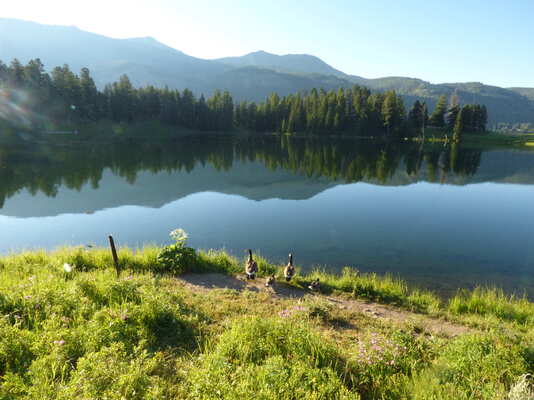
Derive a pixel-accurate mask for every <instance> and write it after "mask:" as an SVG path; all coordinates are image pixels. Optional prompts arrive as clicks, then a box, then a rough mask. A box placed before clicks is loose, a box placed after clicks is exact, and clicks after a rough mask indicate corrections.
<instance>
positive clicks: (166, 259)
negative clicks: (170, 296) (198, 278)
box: [156, 229, 199, 275]
mask: <svg viewBox="0 0 534 400" xmlns="http://www.w3.org/2000/svg"><path fill="white" fill-rule="evenodd" d="M170 236H171V237H172V238H173V239H174V240H175V243H174V244H171V245H169V246H165V247H164V248H163V249H161V251H160V253H159V254H158V260H157V261H158V263H157V266H156V271H157V272H167V273H171V274H176V275H177V274H183V273H184V272H192V271H197V270H198V269H199V268H198V264H199V262H198V257H197V252H196V251H195V249H193V248H192V247H187V246H186V243H187V238H188V236H187V233H186V232H185V231H184V230H183V229H176V230H174V231H172V232H171V233H170Z"/></svg>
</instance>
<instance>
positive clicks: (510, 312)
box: [447, 288, 534, 326]
mask: <svg viewBox="0 0 534 400" xmlns="http://www.w3.org/2000/svg"><path fill="white" fill-rule="evenodd" d="M447 309H448V311H450V312H451V313H453V314H455V315H464V314H475V315H480V316H493V317H496V318H498V319H500V320H503V321H510V322H515V323H518V324H521V325H525V326H532V325H534V304H532V303H531V302H530V301H528V299H527V298H526V297H523V298H517V297H515V296H507V295H505V294H504V292H503V291H502V290H498V289H488V288H475V289H474V290H473V291H471V292H468V291H465V290H464V291H461V292H460V293H458V294H457V295H456V296H455V297H453V298H452V299H451V300H450V301H449V304H448V306H447Z"/></svg>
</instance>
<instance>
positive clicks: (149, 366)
mask: <svg viewBox="0 0 534 400" xmlns="http://www.w3.org/2000/svg"><path fill="white" fill-rule="evenodd" d="M162 363H163V355H162V354H161V353H156V354H155V355H150V354H149V353H148V352H147V351H146V350H140V349H135V350H134V351H133V352H130V351H127V350H126V349H125V347H124V346H123V345H122V344H121V343H115V344H113V345H111V346H109V347H103V348H102V349H101V350H100V351H97V352H94V353H89V354H88V355H87V356H85V357H82V358H80V359H79V360H78V364H77V367H76V371H75V372H73V373H72V377H71V379H70V381H69V382H68V384H67V385H65V386H64V387H62V388H61V389H60V391H59V393H58V395H57V399H64V400H67V399H109V400H112V399H116V400H120V399H132V400H136V399H139V400H141V399H154V400H156V399H160V398H162V397H163V396H165V392H166V389H165V387H164V381H163V379H162V378H161V377H159V376H158V369H161V367H159V365H160V364H162Z"/></svg>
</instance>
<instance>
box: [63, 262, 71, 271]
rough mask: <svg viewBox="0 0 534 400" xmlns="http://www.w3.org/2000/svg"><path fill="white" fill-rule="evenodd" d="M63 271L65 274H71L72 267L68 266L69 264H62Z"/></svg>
mask: <svg viewBox="0 0 534 400" xmlns="http://www.w3.org/2000/svg"><path fill="white" fill-rule="evenodd" d="M63 270H64V271H65V272H67V273H68V272H72V265H70V264H69V263H65V264H63Z"/></svg>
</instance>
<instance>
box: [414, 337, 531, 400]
mask: <svg viewBox="0 0 534 400" xmlns="http://www.w3.org/2000/svg"><path fill="white" fill-rule="evenodd" d="M525 370H526V365H525V361H524V359H523V358H522V354H521V347H520V346H518V345H517V344H514V343H511V342H510V339H509V338H504V337H503V338H501V337H493V336H490V335H476V336H475V335H467V336H464V337H461V338H459V339H457V340H455V341H453V342H452V343H450V344H449V345H447V346H445V347H444V348H443V349H442V350H441V352H440V356H439V357H438V358H437V359H436V361H435V362H434V364H433V366H432V368H430V369H428V370H426V371H424V372H423V373H421V374H420V375H418V376H417V378H416V379H415V381H414V384H413V391H414V394H415V395H414V397H413V398H414V399H445V398H450V399H453V398H454V399H479V400H483V399H484V400H486V399H487V400H494V399H503V398H506V395H507V394H508V391H509V390H510V386H512V384H513V383H514V381H515V379H516V377H517V376H519V375H521V374H522V373H524V371H525Z"/></svg>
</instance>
